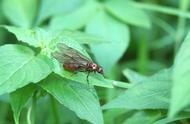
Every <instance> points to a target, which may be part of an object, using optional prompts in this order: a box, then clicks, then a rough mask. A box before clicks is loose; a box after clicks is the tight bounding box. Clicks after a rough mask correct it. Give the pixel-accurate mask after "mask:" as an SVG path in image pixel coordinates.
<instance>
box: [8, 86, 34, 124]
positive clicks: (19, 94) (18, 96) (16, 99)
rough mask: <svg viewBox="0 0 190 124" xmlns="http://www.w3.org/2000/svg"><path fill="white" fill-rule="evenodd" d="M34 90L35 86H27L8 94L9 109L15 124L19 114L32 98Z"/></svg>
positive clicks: (17, 122) (17, 123)
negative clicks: (11, 111) (10, 108)
mask: <svg viewBox="0 0 190 124" xmlns="http://www.w3.org/2000/svg"><path fill="white" fill-rule="evenodd" d="M34 90H35V85H27V86H25V87H23V88H20V89H18V90H16V91H14V92H12V93H11V94H10V100H11V107H12V110H13V114H14V120H15V123H16V124H19V117H20V113H21V111H22V109H23V107H25V105H26V103H27V102H28V100H29V98H30V97H31V96H32V94H33V92H34Z"/></svg>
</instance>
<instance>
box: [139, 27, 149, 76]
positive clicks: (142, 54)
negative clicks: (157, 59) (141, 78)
mask: <svg viewBox="0 0 190 124" xmlns="http://www.w3.org/2000/svg"><path fill="white" fill-rule="evenodd" d="M144 32H146V31H143V30H141V31H140V35H141V37H142V38H141V40H140V41H139V43H138V46H139V47H138V58H137V59H138V70H139V72H140V73H142V74H145V73H146V72H147V65H148V41H147V34H146V33H144Z"/></svg>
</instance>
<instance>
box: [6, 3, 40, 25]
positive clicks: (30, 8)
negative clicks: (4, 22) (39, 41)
mask: <svg viewBox="0 0 190 124" xmlns="http://www.w3.org/2000/svg"><path fill="white" fill-rule="evenodd" d="M36 10H37V0H4V1H3V11H4V13H5V16H6V17H7V18H8V19H9V21H10V22H11V23H13V24H14V25H16V26H20V27H31V26H32V25H33V22H34V19H35V16H36Z"/></svg>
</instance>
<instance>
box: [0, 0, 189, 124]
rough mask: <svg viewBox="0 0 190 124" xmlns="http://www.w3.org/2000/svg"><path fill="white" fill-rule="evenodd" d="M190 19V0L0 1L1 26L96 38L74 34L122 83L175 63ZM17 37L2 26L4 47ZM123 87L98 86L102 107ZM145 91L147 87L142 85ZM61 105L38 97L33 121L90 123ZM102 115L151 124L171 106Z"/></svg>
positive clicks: (116, 121) (108, 120) (5, 106)
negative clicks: (108, 87)
mask: <svg viewBox="0 0 190 124" xmlns="http://www.w3.org/2000/svg"><path fill="white" fill-rule="evenodd" d="M189 19H190V12H189V0H0V24H1V25H11V26H16V27H22V28H24V29H33V28H42V29H45V30H47V31H56V30H69V31H73V32H75V31H76V32H78V31H79V32H80V33H84V35H85V34H87V35H93V36H96V37H95V38H94V39H93V38H89V37H82V35H77V34H74V35H71V37H74V38H75V40H76V41H77V40H79V42H80V44H81V45H83V46H84V47H85V48H86V50H87V52H88V53H89V54H90V56H91V57H92V58H93V60H94V61H95V62H97V63H98V64H99V65H101V66H102V67H103V68H104V70H105V74H106V77H107V78H109V79H113V80H117V81H121V82H133V81H137V79H139V80H140V79H143V78H147V77H148V76H150V75H152V74H154V73H156V72H158V71H160V70H162V69H166V68H170V67H171V66H173V63H174V59H175V56H176V53H177V52H178V50H179V47H180V45H181V43H182V41H184V39H185V36H186V35H187V32H188V30H189ZM10 32H11V31H10ZM85 38H86V39H85ZM17 39H19V38H17ZM17 39H16V37H15V36H14V35H13V34H11V33H9V32H8V31H7V30H5V29H4V28H0V45H5V44H19V43H20V41H19V40H17ZM81 39H82V42H81ZM0 54H1V53H0ZM13 59H14V58H13ZM0 69H1V68H0ZM126 77H127V78H126ZM124 84H125V83H124ZM121 87H122V86H121ZM125 90H126V89H125V88H118V87H117V88H113V89H107V88H102V87H96V91H97V94H98V97H99V101H100V104H101V105H104V104H106V103H108V102H109V101H111V100H112V99H113V98H115V97H117V96H119V95H120V94H123V93H124V91H125ZM136 90H138V89H136ZM139 90H141V88H140V87H139ZM155 90H156V89H155ZM144 91H145V92H146V87H145V89H142V92H144ZM134 102H135V100H134ZM30 103H31V101H29V102H28V104H27V105H26V107H25V108H24V109H23V110H22V113H21V117H20V123H21V124H26V123H28V121H27V117H26V113H27V112H28V107H29V104H30ZM136 104H141V103H136ZM63 105H64V104H63ZM63 105H61V104H60V103H59V102H57V101H56V100H55V99H54V98H53V97H51V98H49V97H48V96H45V95H44V96H43V97H40V98H39V99H38V102H37V106H36V109H35V112H36V114H35V120H36V121H35V123H36V124H87V123H89V122H87V121H84V120H82V119H80V118H79V117H78V116H76V114H75V113H74V112H73V111H71V110H69V109H68V108H66V107H64V106H63ZM113 108H114V107H113ZM118 108H119V107H118ZM134 108H135V107H134ZM167 108H168V107H167ZM103 117H104V123H105V124H152V123H156V121H159V120H161V119H163V118H166V117H167V110H165V108H162V107H160V109H158V108H156V109H151V108H150V109H149V108H145V109H143V110H142V109H139V108H137V109H121V108H119V109H115V108H114V109H109V110H103ZM189 117H190V114H188V113H187V114H186V113H185V114H183V113H182V116H180V117H178V119H177V118H175V119H176V120H178V121H175V119H171V122H170V121H169V120H167V121H168V122H167V121H163V122H162V121H161V122H158V123H159V124H164V123H169V122H170V123H176V124H188V123H190V120H188V119H186V118H189ZM13 123H14V119H13V112H12V110H11V106H10V99H9V95H8V94H4V95H1V96H0V124H13Z"/></svg>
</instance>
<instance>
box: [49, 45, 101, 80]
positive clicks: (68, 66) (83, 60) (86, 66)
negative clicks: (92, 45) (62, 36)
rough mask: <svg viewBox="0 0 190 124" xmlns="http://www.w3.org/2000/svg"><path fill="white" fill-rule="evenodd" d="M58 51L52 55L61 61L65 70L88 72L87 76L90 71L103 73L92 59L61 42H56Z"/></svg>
mask: <svg viewBox="0 0 190 124" xmlns="http://www.w3.org/2000/svg"><path fill="white" fill-rule="evenodd" d="M58 49H59V51H56V52H54V53H53V54H52V55H53V57H54V58H55V59H57V60H58V61H59V62H60V63H63V67H64V69H65V70H68V71H71V72H78V71H79V72H88V75H87V82H89V81H88V76H89V74H90V73H91V72H98V73H100V74H102V75H103V69H102V68H101V67H100V66H99V65H98V64H96V63H94V62H93V61H92V60H90V59H88V58H87V57H85V56H84V55H82V54H81V53H79V52H78V51H77V50H75V49H73V48H71V47H68V46H66V45H65V44H63V43H58Z"/></svg>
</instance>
